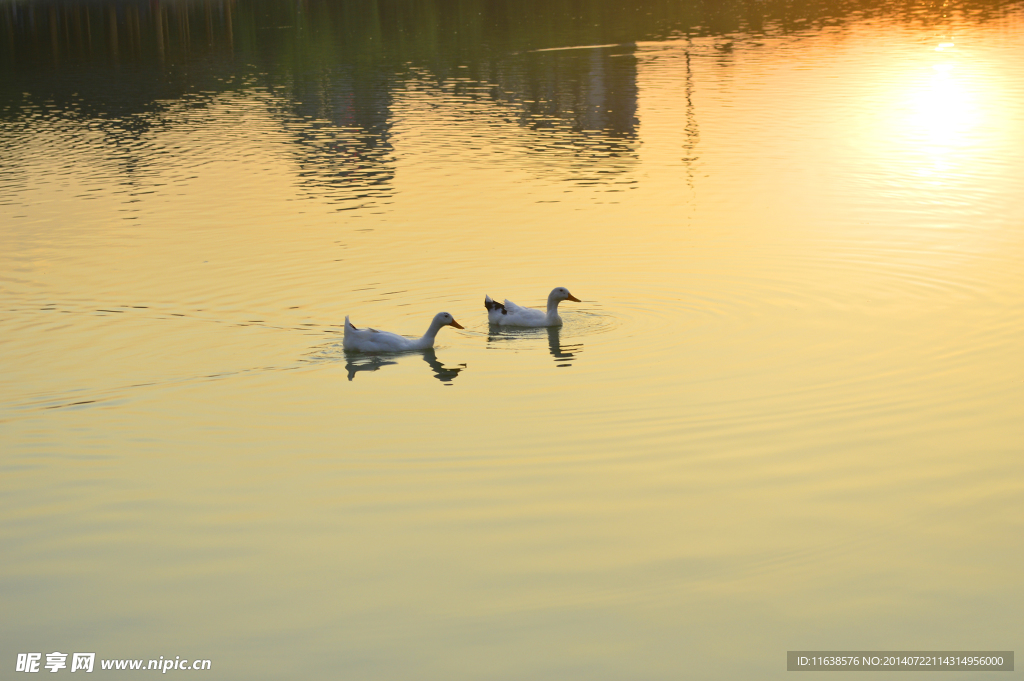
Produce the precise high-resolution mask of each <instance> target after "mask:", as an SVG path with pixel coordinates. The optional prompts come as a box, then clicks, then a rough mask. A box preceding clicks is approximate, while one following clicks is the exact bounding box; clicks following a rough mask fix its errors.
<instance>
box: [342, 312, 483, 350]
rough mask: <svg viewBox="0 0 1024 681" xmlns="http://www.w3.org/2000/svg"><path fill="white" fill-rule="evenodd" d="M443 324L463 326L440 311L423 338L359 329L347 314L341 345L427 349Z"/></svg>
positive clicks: (370, 348) (371, 347) (430, 346)
mask: <svg viewBox="0 0 1024 681" xmlns="http://www.w3.org/2000/svg"><path fill="white" fill-rule="evenodd" d="M442 326H454V327H455V328H456V329H461V328H463V326H462V325H461V324H459V323H458V322H457V321H455V319H454V318H453V317H452V316H451V315H450V314H448V313H447V312H438V313H437V314H436V315H434V321H432V322H430V328H428V329H427V332H426V333H425V334H423V337H422V338H406V337H405V336H399V335H398V334H397V333H389V332H388V331H378V330H377V329H370V328H366V329H357V328H356V327H354V326H352V322H350V321H349V320H348V315H346V316H345V340H344V341H342V344H341V346H342V347H343V348H345V349H346V350H362V351H363V352H407V351H410V350H427V349H429V348H432V347H434V337H435V336H437V332H438V331H440V330H441V327H442Z"/></svg>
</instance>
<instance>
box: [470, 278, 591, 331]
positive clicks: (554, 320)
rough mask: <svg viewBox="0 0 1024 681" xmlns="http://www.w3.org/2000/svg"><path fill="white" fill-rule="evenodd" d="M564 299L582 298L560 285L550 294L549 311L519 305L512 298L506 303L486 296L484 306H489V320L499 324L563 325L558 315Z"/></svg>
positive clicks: (578, 300) (576, 299)
mask: <svg viewBox="0 0 1024 681" xmlns="http://www.w3.org/2000/svg"><path fill="white" fill-rule="evenodd" d="M563 300H571V301H573V302H576V303H578V302H580V299H579V298H577V297H576V296H574V295H573V294H571V293H569V289H567V288H565V287H564V286H559V287H558V288H556V289H555V290H553V291H552V292H551V294H550V295H549V296H548V311H547V312H541V311H540V310H535V309H533V308H532V307H519V306H518V305H516V304H515V303H513V302H512V301H511V300H508V299H506V300H505V304H504V305H502V304H501V303H498V302H495V301H493V300H491V297H490V296H484V307H486V308H487V320H488V321H489V322H490V323H491V324H498V325H499V326H561V325H562V318H561V317H559V316H558V304H559V303H560V302H562V301H563Z"/></svg>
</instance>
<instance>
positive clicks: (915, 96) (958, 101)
mask: <svg viewBox="0 0 1024 681" xmlns="http://www.w3.org/2000/svg"><path fill="white" fill-rule="evenodd" d="M932 69H933V70H934V73H933V74H932V76H931V77H930V78H927V79H925V80H923V81H922V82H921V83H920V85H919V86H918V87H917V88H916V89H915V90H914V91H913V92H912V93H911V111H912V113H911V121H910V122H911V125H912V128H913V129H914V130H915V132H917V133H918V135H916V136H917V137H918V141H919V142H921V143H924V144H925V145H927V146H929V147H931V148H932V151H933V152H937V151H941V150H942V149H948V148H949V147H956V146H963V145H965V144H967V143H968V140H967V135H968V133H969V132H970V130H971V129H972V128H973V127H974V126H975V125H976V123H977V117H978V107H977V103H976V102H975V101H974V93H973V92H972V91H971V90H970V89H969V88H968V87H966V84H965V83H964V79H962V78H956V77H955V76H954V75H953V64H936V65H934V66H933V67H932Z"/></svg>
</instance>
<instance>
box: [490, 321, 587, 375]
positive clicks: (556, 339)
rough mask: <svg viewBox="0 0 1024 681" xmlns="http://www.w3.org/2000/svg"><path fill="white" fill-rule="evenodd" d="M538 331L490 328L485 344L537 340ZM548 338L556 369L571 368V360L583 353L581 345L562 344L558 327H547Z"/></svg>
mask: <svg viewBox="0 0 1024 681" xmlns="http://www.w3.org/2000/svg"><path fill="white" fill-rule="evenodd" d="M539 331H540V329H528V328H515V327H498V326H494V325H492V326H491V331H490V333H489V334H487V342H488V343H489V344H492V345H498V344H500V343H517V342H521V341H523V340H525V339H529V338H539V337H540V333H538V332H539ZM544 331H545V332H547V336H548V350H549V351H550V352H551V356H552V357H554V358H555V366H557V367H571V366H572V362H573V360H575V359H576V357H577V356H578V355H579V354H580V353H581V352H583V343H571V344H568V345H563V344H562V336H561V334H562V327H560V326H549V327H547V328H545V329H544Z"/></svg>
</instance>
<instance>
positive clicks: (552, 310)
mask: <svg viewBox="0 0 1024 681" xmlns="http://www.w3.org/2000/svg"><path fill="white" fill-rule="evenodd" d="M560 302H562V301H561V300H559V299H558V298H555V295H554V294H551V295H550V296H548V320H550V321H559V322H560V321H562V318H561V317H559V316H558V304H559V303H560Z"/></svg>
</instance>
